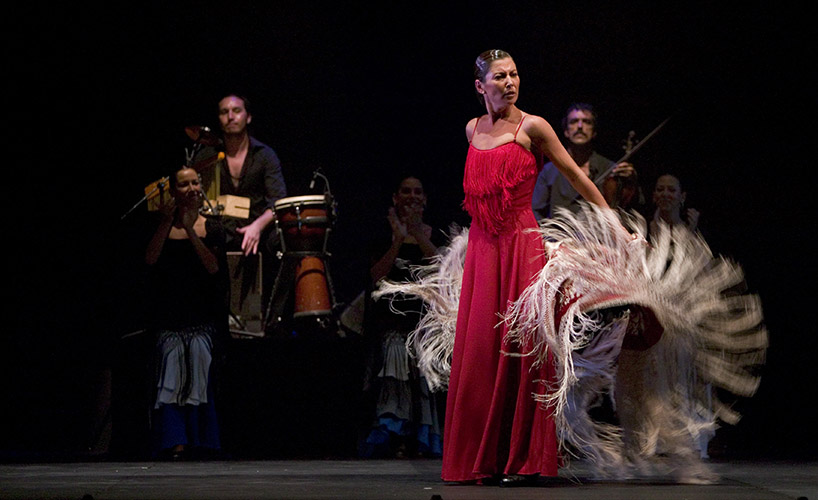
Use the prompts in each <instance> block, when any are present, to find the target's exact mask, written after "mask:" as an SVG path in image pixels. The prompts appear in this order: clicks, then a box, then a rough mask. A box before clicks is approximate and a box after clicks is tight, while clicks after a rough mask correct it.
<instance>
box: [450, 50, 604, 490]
mask: <svg viewBox="0 0 818 500" xmlns="http://www.w3.org/2000/svg"><path fill="white" fill-rule="evenodd" d="M474 76H475V80H474V86H475V89H476V90H477V93H478V94H479V96H480V97H481V98H482V101H483V104H484V105H485V108H486V114H485V115H483V116H480V117H477V118H474V119H472V120H471V121H469V122H468V124H467V125H466V138H467V139H468V142H469V149H468V155H467V157H466V167H465V175H464V180H463V188H464V191H465V195H466V197H465V201H464V207H465V208H466V210H467V211H468V212H469V214H470V215H471V217H472V225H471V228H470V230H469V239H468V247H467V253H466V257H465V267H464V272H463V282H462V288H461V290H462V291H461V295H460V300H459V312H458V315H457V330H456V335H455V340H454V352H453V357H452V365H451V377H450V380H449V390H448V391H449V392H448V400H447V404H446V420H445V431H444V454H443V473H442V477H443V479H444V480H446V481H476V480H483V481H484V482H485V481H486V480H489V481H491V480H492V479H494V480H500V481H502V483H504V484H508V485H511V484H514V483H519V482H521V481H526V480H530V479H532V478H535V477H536V476H537V475H540V474H542V475H546V476H556V475H557V467H558V463H559V460H558V455H557V435H556V430H555V426H554V421H553V419H552V411H551V410H548V409H540V408H539V404H538V403H537V401H535V399H534V398H533V397H532V394H539V395H543V392H544V391H546V390H547V385H546V384H543V383H542V382H543V381H548V380H551V379H553V377H554V373H553V369H552V368H551V366H550V363H544V364H541V365H539V366H536V367H535V366H532V363H533V361H534V360H533V358H531V357H523V356H508V355H505V354H504V352H510V353H521V352H524V351H521V350H520V347H518V346H514V345H510V344H508V343H507V342H506V339H505V337H506V333H507V330H508V327H507V326H506V325H504V324H502V323H501V322H500V317H499V316H498V315H499V314H502V313H503V312H504V311H505V310H506V307H507V305H508V303H509V302H513V301H515V300H517V298H518V297H519V295H520V293H521V292H522V291H523V290H524V289H525V288H526V287H527V286H528V285H529V284H530V283H531V281H532V279H533V278H534V277H535V275H536V274H537V273H539V272H540V270H541V269H542V268H543V266H544V265H545V252H544V249H543V241H542V238H541V237H540V235H539V234H537V233H535V232H531V231H528V230H530V229H533V228H536V227H537V222H536V220H535V218H534V215H533V213H532V212H531V210H530V204H531V195H532V192H533V189H534V185H535V183H536V180H537V175H538V173H539V171H540V169H541V168H542V166H543V157H544V156H547V157H548V158H549V159H550V160H551V161H552V162H554V164H555V165H556V166H557V168H558V169H559V170H560V172H561V173H562V174H563V175H565V176H566V177H567V178H568V180H569V181H570V182H571V184H572V186H574V188H575V189H576V190H577V191H578V192H579V193H580V194H581V195H582V196H583V197H584V198H585V199H587V200H589V201H591V202H593V203H595V204H597V205H599V206H603V207H605V206H607V205H606V203H605V200H604V199H603V197H602V194H601V193H600V192H599V190H598V189H597V188H596V186H594V184H593V182H591V180H590V179H589V178H588V177H587V176H586V175H584V174H583V173H582V171H581V170H580V169H579V167H578V166H577V165H576V163H575V162H574V160H573V159H572V158H571V156H570V155H569V154H568V152H567V151H566V150H565V148H564V147H563V146H562V144H561V143H560V140H559V138H558V137H557V134H556V133H555V132H554V130H553V129H552V127H551V125H549V124H548V122H546V121H545V120H544V119H543V118H541V117H539V116H536V115H531V114H528V113H525V112H524V111H522V110H521V109H519V108H518V107H517V105H516V103H517V99H518V97H519V91H520V76H519V74H518V71H517V66H516V64H515V63H514V60H513V59H512V58H511V56H510V55H509V54H508V53H506V52H504V51H500V50H492V51H487V52H484V53H482V54H480V56H479V57H478V58H477V61H476V62H475V73H474ZM498 323H499V325H498ZM523 348H525V346H523Z"/></svg>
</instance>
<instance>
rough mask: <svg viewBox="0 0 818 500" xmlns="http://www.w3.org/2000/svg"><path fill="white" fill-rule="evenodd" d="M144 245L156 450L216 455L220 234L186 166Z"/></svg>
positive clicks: (221, 326)
mask: <svg viewBox="0 0 818 500" xmlns="http://www.w3.org/2000/svg"><path fill="white" fill-rule="evenodd" d="M170 191H171V195H172V196H171V198H170V199H169V200H168V201H167V202H165V203H164V204H163V205H162V206H161V208H160V217H161V220H160V222H159V225H158V227H157V229H156V232H155V233H154V235H153V237H152V238H151V240H150V243H149V244H148V248H147V250H146V253H145V262H146V263H147V264H148V266H149V282H150V288H149V290H150V293H151V297H152V299H153V304H152V306H153V307H152V325H151V326H152V328H153V330H154V331H155V332H156V335H157V344H156V345H157V381H156V400H155V405H154V409H155V412H154V415H155V416H154V423H155V430H156V438H157V445H156V447H157V449H158V451H160V452H162V453H166V454H168V455H169V456H170V457H171V458H173V459H180V458H184V457H185V456H186V455H188V453H189V452H196V451H208V452H215V451H217V450H219V449H220V440H219V428H218V422H217V417H216V410H215V405H214V402H213V394H214V390H213V385H214V384H213V380H212V378H211V373H212V371H213V351H214V343H218V342H219V340H220V338H222V337H223V336H225V335H227V317H228V313H227V304H228V302H227V293H228V288H227V279H228V278H227V262H226V259H225V252H224V245H225V234H224V229H223V228H222V226H221V224H220V223H219V221H218V220H216V219H212V218H205V217H204V216H202V215H201V214H200V208H201V207H202V201H203V197H202V190H201V186H200V183H199V176H198V174H197V172H196V171H195V170H193V169H191V168H187V167H184V168H182V169H180V170H178V171H177V172H176V173H175V174H174V177H173V179H172V181H171V190H170Z"/></svg>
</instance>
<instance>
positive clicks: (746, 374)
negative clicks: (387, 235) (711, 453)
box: [376, 50, 767, 486]
mask: <svg viewBox="0 0 818 500" xmlns="http://www.w3.org/2000/svg"><path fill="white" fill-rule="evenodd" d="M474 83H475V88H476V90H477V92H478V93H479V94H480V96H481V97H482V99H483V102H484V104H485V107H486V111H487V113H486V114H485V115H483V116H481V117H479V118H475V119H472V120H471V121H469V123H468V125H467V126H466V137H467V139H468V141H469V149H468V154H467V157H466V166H465V174H464V180H463V187H464V192H465V201H464V207H465V208H466V210H467V211H468V212H469V214H470V215H471V217H472V225H471V227H470V228H468V229H464V230H462V231H460V232H459V233H456V234H453V235H452V240H451V242H450V243H449V245H448V246H447V247H446V248H443V249H441V251H440V252H439V257H437V258H436V260H435V263H434V264H432V265H430V266H426V267H418V268H416V269H415V270H414V277H415V279H414V280H413V281H411V282H402V283H394V282H381V283H380V285H379V290H378V291H377V293H376V296H386V295H415V296H418V297H420V298H422V299H423V300H424V302H425V303H426V305H427V309H426V312H425V313H424V317H423V318H422V319H421V321H420V323H419V324H418V326H417V328H416V329H415V330H414V331H413V332H412V333H411V334H410V336H409V339H408V344H409V348H410V349H411V352H413V353H414V354H415V355H416V356H417V359H418V367H419V368H420V370H421V371H422V372H423V373H424V374H425V377H426V379H427V380H428V381H429V383H430V386H431V387H433V388H435V389H441V388H446V387H447V386H448V397H447V407H446V420H445V425H444V434H443V469H442V478H443V480H444V481H453V482H462V483H481V484H498V483H499V484H500V485H501V486H519V485H529V484H533V483H535V482H536V481H537V478H538V477H539V476H556V475H557V474H558V468H559V467H560V466H561V465H563V460H564V459H565V460H567V459H568V458H570V457H572V456H573V457H578V458H580V459H583V460H587V462H588V463H589V465H590V470H591V472H590V473H591V475H592V476H594V477H602V478H617V479H622V478H628V477H636V476H655V475H674V476H675V477H676V478H677V479H679V480H684V481H686V482H694V483H698V482H712V481H713V480H715V476H714V475H712V473H710V471H709V470H706V468H703V467H700V465H701V464H700V462H699V461H698V454H697V453H696V444H695V443H696V440H697V439H698V437H699V435H700V434H701V433H703V432H710V431H712V429H713V428H714V427H715V422H716V419H717V418H718V419H721V420H723V421H726V422H730V423H732V422H735V421H736V420H737V418H738V415H736V414H735V413H734V412H733V411H732V410H730V409H729V408H728V407H726V406H724V405H722V404H720V403H719V402H718V401H714V402H713V407H712V408H713V409H712V411H711V410H708V409H707V408H706V407H705V405H703V404H702V400H703V398H704V397H706V396H707V395H708V394H709V393H708V392H707V391H704V390H703V388H705V387H706V386H707V384H708V383H712V384H713V385H714V386H719V387H722V388H724V389H727V390H729V391H731V392H733V393H734V394H738V395H741V396H750V395H752V394H753V393H754V392H755V390H756V389H757V387H758V383H759V381H758V377H757V376H756V374H755V373H754V369H755V368H756V367H757V366H758V365H759V364H760V363H761V362H763V358H764V352H765V350H766V345H767V335H766V330H765V329H764V328H763V326H762V325H761V322H762V314H761V306H760V303H759V301H758V298H757V297H755V296H748V295H730V294H728V293H726V292H725V291H726V290H728V289H730V288H731V287H732V286H733V285H734V284H735V283H736V282H737V281H741V280H742V273H741V270H740V269H739V268H738V266H737V265H735V264H733V263H731V262H729V261H727V260H725V259H716V258H714V257H713V255H712V253H711V252H710V250H709V248H708V247H707V245H706V243H705V242H704V240H703V239H701V238H700V237H698V236H697V235H695V234H694V233H691V232H689V231H686V232H684V234H678V233H679V232H678V231H677V232H676V233H673V232H671V231H669V230H667V227H665V226H661V225H660V227H659V229H658V231H657V233H656V235H655V237H653V238H652V241H651V244H650V246H649V244H648V242H647V240H646V236H647V227H646V226H647V224H645V221H644V219H643V218H641V217H639V216H638V215H636V214H632V215H630V216H628V215H622V216H620V214H617V213H616V212H614V211H613V210H610V209H608V208H607V205H606V203H605V201H604V198H603V196H602V194H601V193H600V192H599V190H597V188H596V187H595V186H594V184H593V183H592V182H591V181H590V179H589V178H588V177H587V176H586V175H585V174H583V173H582V171H581V170H580V169H579V167H578V166H577V165H576V164H575V162H574V161H573V160H572V159H571V157H570V155H569V154H568V153H567V152H566V151H565V149H564V148H563V146H562V145H561V144H560V141H559V139H558V138H557V135H556V134H555V133H554V131H553V129H552V128H551V126H550V125H549V124H548V123H547V122H546V121H545V120H544V119H542V118H540V117H538V116H535V115H530V114H527V113H524V112H523V111H521V110H520V109H519V108H517V106H516V102H517V98H518V95H519V85H520V78H519V75H518V73H517V68H516V66H515V64H514V60H513V59H512V58H511V56H510V55H509V54H508V53H506V52H504V51H501V50H491V51H487V52H484V53H483V54H481V55H480V56H479V57H478V58H477V61H476V63H475V82H474ZM543 155H545V156H548V158H549V159H550V160H551V161H552V162H554V164H555V165H556V166H557V167H558V168H559V170H560V172H561V173H562V174H563V175H565V176H566V178H567V179H568V180H569V181H570V182H571V184H572V185H573V186H574V187H575V189H576V190H577V192H579V193H580V195H582V197H583V198H584V199H585V200H586V203H585V205H584V206H583V210H581V212H580V214H577V215H574V214H572V213H570V212H568V211H563V212H562V213H558V214H557V217H556V218H555V219H553V220H551V221H548V222H545V223H544V224H543V225H542V226H541V227H538V226H537V223H536V222H535V218H534V216H533V214H532V212H531V210H530V201H531V195H532V190H533V189H534V184H535V182H536V178H537V174H538V171H539V169H540V168H541V166H542V164H543V160H542V158H543ZM587 202H590V203H587ZM623 224H624V225H625V226H627V230H626V229H625V227H623ZM648 250H650V251H648ZM670 251H672V252H673V255H674V259H673V262H672V263H671V264H668V260H667V256H668V252H670ZM611 310H620V311H622V312H621V314H620V315H618V316H616V317H612V316H611V315H610V314H606V313H605V311H608V312H609V311H611ZM600 312H601V314H600ZM694 367H695V369H694ZM614 388H615V389H616V390H614ZM604 395H608V396H609V397H611V398H613V399H614V400H615V403H616V411H617V415H616V416H617V418H618V422H600V421H596V420H594V418H593V417H592V411H591V410H592V409H593V408H594V407H595V406H597V405H598V402H599V400H600V398H601V397H603V396H604ZM566 465H570V464H567V462H566Z"/></svg>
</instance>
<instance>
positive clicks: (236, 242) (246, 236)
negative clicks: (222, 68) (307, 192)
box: [197, 94, 287, 308]
mask: <svg viewBox="0 0 818 500" xmlns="http://www.w3.org/2000/svg"><path fill="white" fill-rule="evenodd" d="M249 105H250V103H249V100H248V99H247V98H246V97H243V96H239V95H234V94H229V95H226V96H225V97H223V98H222V99H221V100H220V101H219V108H218V112H219V124H220V126H221V130H222V139H223V145H222V146H223V152H224V154H225V160H224V161H220V162H218V163H216V165H215V166H214V167H212V168H208V169H205V170H204V171H203V172H202V182H203V185H204V187H205V190H206V191H207V190H208V189H209V188H210V186H211V184H212V183H213V182H214V179H215V176H216V174H217V173H218V175H219V192H218V193H216V194H217V195H233V196H240V197H245V198H249V199H250V216H249V217H248V218H247V219H237V218H233V217H224V219H223V223H224V226H225V230H226V232H227V250H229V251H238V250H241V251H242V252H243V254H244V256H245V258H244V259H242V274H243V277H242V287H241V301H242V302H243V301H244V298H245V297H246V295H247V293H248V292H249V289H250V286H252V283H253V279H254V278H253V277H254V276H255V273H256V272H257V264H258V259H257V258H246V257H247V256H250V255H252V254H256V253H258V252H261V255H262V259H263V263H262V281H263V283H262V291H263V296H262V308H264V307H265V306H266V305H267V298H268V297H269V292H270V291H271V289H272V286H273V281H274V280H275V275H276V272H277V269H278V259H277V258H276V257H275V254H276V250H277V247H278V244H279V241H278V240H279V238H278V234H277V233H276V231H275V224H273V221H274V220H275V202H276V201H277V200H279V199H281V198H284V197H286V196H287V187H286V185H285V183H284V175H283V174H282V171H281V162H280V161H279V159H278V156H277V155H276V153H275V151H273V149H272V148H271V147H270V146H267V145H266V144H264V143H262V142H260V141H258V140H257V139H255V138H254V137H251V136H250V133H249V131H248V125H249V124H250V122H251V121H252V119H253V116H252V114H251V113H250V110H249ZM217 153H218V151H217V149H216V148H214V147H208V148H205V149H203V150H202V151H201V152H200V153H199V154H198V155H197V159H200V158H201V159H204V160H206V159H207V158H209V157H212V156H214V155H216V154H217ZM199 161H200V162H201V161H202V160H199Z"/></svg>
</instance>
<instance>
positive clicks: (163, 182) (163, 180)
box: [119, 177, 170, 221]
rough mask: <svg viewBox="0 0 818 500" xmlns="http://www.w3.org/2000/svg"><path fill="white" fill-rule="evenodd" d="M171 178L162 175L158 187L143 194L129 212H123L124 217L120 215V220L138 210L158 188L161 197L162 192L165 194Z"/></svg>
mask: <svg viewBox="0 0 818 500" xmlns="http://www.w3.org/2000/svg"><path fill="white" fill-rule="evenodd" d="M169 180H170V178H169V177H162V178H161V179H159V181H158V182H157V183H156V187H155V188H153V189H151V190H150V192H148V193H145V196H143V197H142V199H140V200H139V201H137V202H136V204H135V205H134V206H132V207H131V208H130V209H129V210H128V211H127V212H125V213H124V214H122V217H120V218H119V220H120V221H123V220H125V217H127V216H129V215H130V214H131V212H133V211H134V210H136V209H137V208H138V207H139V205H141V204H143V203H145V202H146V201H147V200H148V198H150V197H151V196H153V195H154V193H156V191H157V190H158V191H160V193H159V197H160V199H161V197H162V194H164V192H165V187H167V184H168V181H169Z"/></svg>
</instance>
